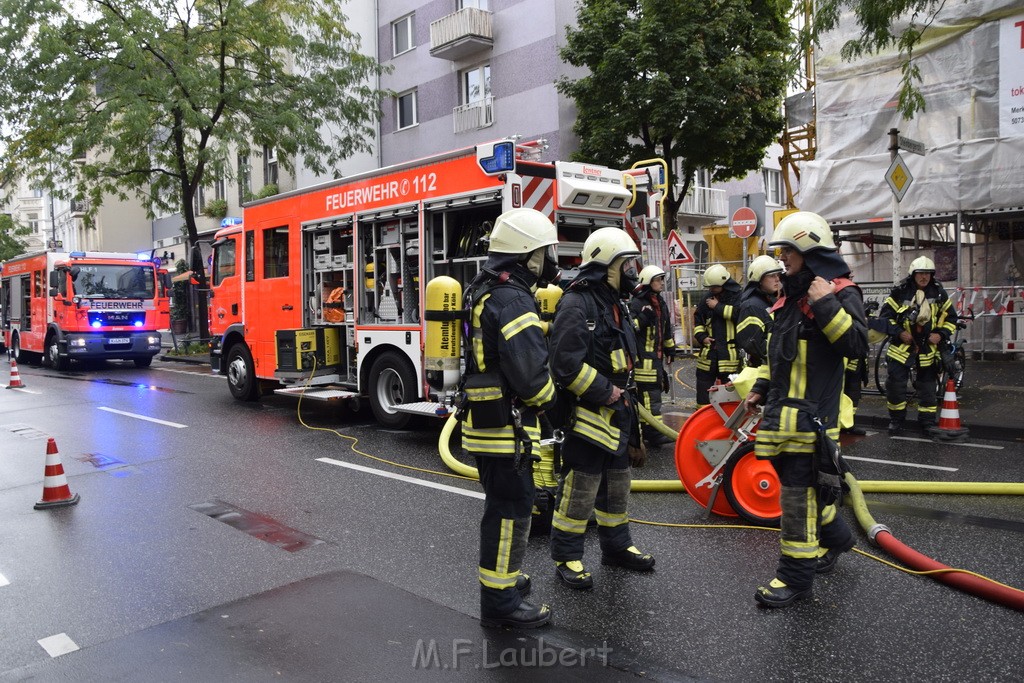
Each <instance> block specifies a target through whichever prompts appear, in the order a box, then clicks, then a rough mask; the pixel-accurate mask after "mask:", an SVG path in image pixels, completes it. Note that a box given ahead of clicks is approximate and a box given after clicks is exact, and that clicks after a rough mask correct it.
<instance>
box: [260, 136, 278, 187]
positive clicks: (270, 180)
mask: <svg viewBox="0 0 1024 683" xmlns="http://www.w3.org/2000/svg"><path fill="white" fill-rule="evenodd" d="M263 184H264V185H277V150H276V149H274V148H273V147H268V146H266V145H264V146H263Z"/></svg>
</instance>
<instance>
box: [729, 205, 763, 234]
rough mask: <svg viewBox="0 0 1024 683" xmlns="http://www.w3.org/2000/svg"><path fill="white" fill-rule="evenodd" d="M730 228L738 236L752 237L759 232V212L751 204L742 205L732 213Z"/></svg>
mask: <svg viewBox="0 0 1024 683" xmlns="http://www.w3.org/2000/svg"><path fill="white" fill-rule="evenodd" d="M729 229H730V230H731V231H732V234H733V235H734V236H736V237H744V238H746V237H750V236H751V235H753V234H754V233H755V232H757V214H756V213H754V210H753V209H751V208H750V207H749V206H741V207H740V208H738V209H736V211H735V212H734V213H733V214H732V219H731V220H730V221H729Z"/></svg>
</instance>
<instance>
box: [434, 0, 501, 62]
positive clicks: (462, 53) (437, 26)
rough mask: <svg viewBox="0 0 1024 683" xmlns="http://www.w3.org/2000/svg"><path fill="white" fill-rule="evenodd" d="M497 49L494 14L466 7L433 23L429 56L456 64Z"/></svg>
mask: <svg viewBox="0 0 1024 683" xmlns="http://www.w3.org/2000/svg"><path fill="white" fill-rule="evenodd" d="M493 45H494V35H493V33H492V30H491V13H490V12H488V11H487V10H482V9H477V8H475V7H465V8H463V9H460V10H459V11H458V12H455V13H454V14H449V15H448V16H445V17H441V18H440V19H438V20H437V21H432V22H430V54H431V56H433V57H440V58H441V59H448V60H452V61H455V60H457V59H462V58H464V57H468V56H469V55H471V54H474V53H476V52H480V51H481V50H485V49H490V48H491V47H492V46H493Z"/></svg>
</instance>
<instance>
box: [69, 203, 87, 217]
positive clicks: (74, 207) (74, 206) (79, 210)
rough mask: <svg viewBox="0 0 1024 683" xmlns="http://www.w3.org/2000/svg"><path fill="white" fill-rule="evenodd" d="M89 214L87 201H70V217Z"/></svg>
mask: <svg viewBox="0 0 1024 683" xmlns="http://www.w3.org/2000/svg"><path fill="white" fill-rule="evenodd" d="M87 213H89V201H88V200H87V199H72V200H71V215H72V216H84V215H85V214H87Z"/></svg>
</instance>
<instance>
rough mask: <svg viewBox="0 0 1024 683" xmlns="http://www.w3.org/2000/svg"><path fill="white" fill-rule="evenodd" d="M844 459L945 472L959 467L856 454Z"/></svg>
mask: <svg viewBox="0 0 1024 683" xmlns="http://www.w3.org/2000/svg"><path fill="white" fill-rule="evenodd" d="M843 460H862V461H863V462H877V463H881V464H883V465H900V466H902V467H919V468H921V469H923V470H942V471H943V472H958V471H959V468H958V467H942V466H941V465H919V464H917V463H915V462H902V461H900V460H879V459H877V458H862V457H860V456H856V455H844V456H843Z"/></svg>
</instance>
